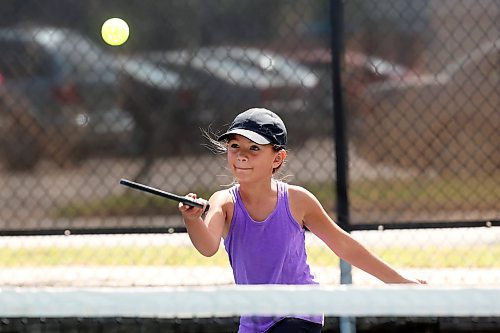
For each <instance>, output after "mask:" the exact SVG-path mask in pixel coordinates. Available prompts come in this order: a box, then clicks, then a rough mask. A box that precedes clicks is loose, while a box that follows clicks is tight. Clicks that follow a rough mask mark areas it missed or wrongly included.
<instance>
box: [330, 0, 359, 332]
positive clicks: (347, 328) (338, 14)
mask: <svg viewBox="0 0 500 333" xmlns="http://www.w3.org/2000/svg"><path fill="white" fill-rule="evenodd" d="M330 24H331V37H330V38H331V39H330V42H331V44H330V47H331V53H332V95H333V96H332V97H333V116H334V131H335V133H334V136H335V159H336V193H337V223H338V224H339V226H340V227H341V228H343V229H344V230H346V231H347V232H350V222H349V200H348V195H347V187H348V186H347V185H348V184H347V181H348V143H347V138H346V136H347V134H346V120H345V110H344V103H343V100H342V97H343V94H342V81H341V70H342V59H343V55H344V47H343V33H344V31H343V25H344V3H343V0H331V1H330ZM340 283H341V284H352V274H351V265H350V264H348V263H347V262H345V261H343V260H341V261H340ZM340 332H341V333H355V332H356V322H355V318H352V317H341V318H340Z"/></svg>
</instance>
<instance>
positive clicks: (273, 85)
mask: <svg viewBox="0 0 500 333" xmlns="http://www.w3.org/2000/svg"><path fill="white" fill-rule="evenodd" d="M143 56H144V57H145V58H147V59H148V60H150V61H152V62H154V63H156V64H159V65H162V66H164V67H165V68H168V69H171V70H175V71H177V72H178V73H180V75H181V77H182V79H183V80H184V82H185V84H186V85H188V86H190V87H192V89H193V90H192V91H193V94H194V95H196V101H197V102H196V106H195V107H196V109H195V110H196V111H194V114H195V116H196V117H197V124H198V127H203V128H207V127H208V126H210V125H211V126H213V127H214V128H217V129H218V128H220V126H221V125H225V124H226V123H227V122H228V121H229V119H232V118H234V116H235V115H236V114H237V113H238V112H241V110H244V109H246V108H250V107H255V106H260V107H267V108H269V109H271V110H273V111H275V112H276V113H278V114H279V115H280V116H282V117H283V118H284V120H285V121H286V122H287V124H289V126H290V127H291V128H290V130H291V131H292V132H294V135H292V137H297V138H298V137H299V135H298V133H297V132H298V131H303V132H306V131H307V132H308V133H310V135H314V133H315V132H314V131H313V130H309V129H307V126H306V124H305V122H304V121H308V120H310V121H312V120H313V118H314V113H313V111H314V110H312V108H311V105H312V103H311V102H312V99H313V98H314V91H315V89H316V88H317V85H318V78H317V76H316V75H315V74H314V73H313V72H312V71H311V70H310V69H309V68H308V67H306V66H303V65H301V64H299V63H297V62H296V61H294V60H292V59H290V58H287V57H285V56H282V55H280V54H277V53H275V52H271V51H267V50H261V49H257V48H244V47H237V46H212V47H202V48H196V49H193V50H187V49H184V50H174V51H159V52H154V53H150V54H145V55H143ZM193 94H191V95H193ZM287 119H291V120H290V121H287ZM301 119H303V120H304V121H302V120H301ZM318 119H319V118H318ZM295 124H296V125H297V126H295V127H296V128H292V127H293V126H294V125H295ZM312 125H314V127H315V129H318V127H317V126H318V122H316V123H315V124H312Z"/></svg>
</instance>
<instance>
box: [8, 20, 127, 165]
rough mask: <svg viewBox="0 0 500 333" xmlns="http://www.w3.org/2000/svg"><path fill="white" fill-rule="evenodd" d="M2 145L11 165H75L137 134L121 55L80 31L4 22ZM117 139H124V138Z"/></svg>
mask: <svg viewBox="0 0 500 333" xmlns="http://www.w3.org/2000/svg"><path fill="white" fill-rule="evenodd" d="M0 49H1V50H2V52H0V127H1V128H2V131H1V133H0V149H1V154H2V159H3V162H4V165H5V166H6V167H7V168H9V169H17V170H19V169H31V168H33V167H34V166H35V165H36V164H37V162H38V161H39V160H40V159H42V158H49V159H51V160H54V161H56V162H57V163H58V164H60V165H66V164H71V163H73V162H75V161H77V160H78V159H80V158H81V157H82V154H84V153H85V152H87V151H89V150H91V149H95V150H101V151H102V150H106V149H108V148H109V147H110V146H116V145H117V143H118V142H120V140H128V139H127V138H128V137H129V136H130V135H131V132H132V128H133V123H132V118H131V117H130V116H129V115H128V114H127V113H126V112H123V111H122V110H121V109H120V108H119V106H118V98H119V89H120V78H121V76H120V70H119V68H117V66H116V61H114V60H113V58H112V57H110V56H109V55H108V54H106V53H104V52H103V51H102V50H101V49H100V48H99V47H98V46H97V45H96V44H94V43H92V42H91V41H90V40H88V39H87V38H85V37H83V36H82V35H80V34H78V33H76V32H75V31H71V30H67V29H59V28H47V27H42V28H40V27H37V28H4V29H0ZM118 146H119V145H118Z"/></svg>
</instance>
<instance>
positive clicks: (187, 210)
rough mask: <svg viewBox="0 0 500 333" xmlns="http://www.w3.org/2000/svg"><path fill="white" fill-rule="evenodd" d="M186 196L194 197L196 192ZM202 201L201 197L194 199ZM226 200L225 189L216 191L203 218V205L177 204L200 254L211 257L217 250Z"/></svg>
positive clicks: (222, 227) (223, 223)
mask: <svg viewBox="0 0 500 333" xmlns="http://www.w3.org/2000/svg"><path fill="white" fill-rule="evenodd" d="M187 197H190V198H193V199H196V194H193V193H190V194H188V195H187ZM196 200H198V201H199V202H200V203H204V202H205V200H203V199H196ZM227 202H228V194H227V191H218V192H216V193H214V194H213V195H212V196H211V197H210V199H209V203H210V208H209V210H208V212H207V213H206V216H205V218H204V219H203V218H202V215H203V211H204V209H205V208H204V207H203V208H200V207H190V206H187V205H183V204H182V203H181V204H179V211H180V212H181V214H182V218H183V219H184V224H185V225H186V229H187V232H188V235H189V238H190V239H191V242H192V243H193V245H194V247H195V248H196V249H197V250H198V252H200V253H201V254H202V255H204V256H206V257H211V256H213V255H214V254H216V253H217V251H218V250H219V245H220V242H221V239H222V234H223V231H224V225H225V222H226V212H225V207H226V205H227Z"/></svg>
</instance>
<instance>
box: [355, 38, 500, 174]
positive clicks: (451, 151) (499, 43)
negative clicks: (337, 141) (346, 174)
mask: <svg viewBox="0 0 500 333" xmlns="http://www.w3.org/2000/svg"><path fill="white" fill-rule="evenodd" d="M499 50H500V40H496V41H493V42H486V43H483V44H481V45H480V46H479V47H478V48H477V49H475V50H473V51H472V52H468V53H467V54H465V55H463V56H461V57H459V58H458V59H457V60H454V61H451V62H450V63H449V65H447V66H445V68H444V69H443V70H442V71H440V72H438V73H436V74H427V75H420V76H413V77H407V78H405V79H402V80H398V81H388V82H384V83H381V84H375V85H372V86H370V87H369V88H367V89H366V91H365V92H364V93H363V95H362V98H361V103H360V104H359V106H360V109H359V113H360V119H361V121H360V122H359V123H358V124H357V128H356V132H357V140H356V141H355V144H356V149H357V150H358V151H359V152H360V154H361V155H362V156H363V157H365V158H367V159H369V160H371V161H373V162H376V163H385V164H393V165H399V166H403V167H413V168H417V169H420V170H428V169H429V168H432V169H434V170H437V171H444V170H448V171H453V172H461V171H467V172H474V173H476V172H498V171H499V170H500V144H499V142H500V131H499V128H500V113H499V105H500V93H499V87H500V74H499V73H500V71H499V68H498V65H499V64H500V58H499Z"/></svg>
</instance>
